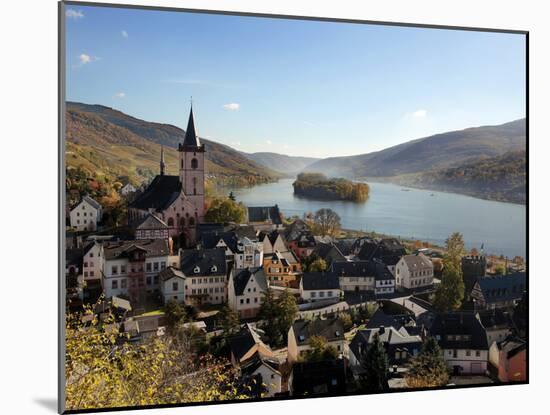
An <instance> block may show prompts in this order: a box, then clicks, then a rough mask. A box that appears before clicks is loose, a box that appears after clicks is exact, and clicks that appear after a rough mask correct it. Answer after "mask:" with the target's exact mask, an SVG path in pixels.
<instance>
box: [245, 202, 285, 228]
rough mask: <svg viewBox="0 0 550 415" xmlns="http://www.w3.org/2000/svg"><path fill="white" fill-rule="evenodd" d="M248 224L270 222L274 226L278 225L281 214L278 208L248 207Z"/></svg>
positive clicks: (280, 222)
mask: <svg viewBox="0 0 550 415" xmlns="http://www.w3.org/2000/svg"><path fill="white" fill-rule="evenodd" d="M248 221H249V222H267V221H271V223H273V224H274V225H280V224H282V223H283V222H282V221H281V212H280V211H279V206H277V205H275V206H249V207H248Z"/></svg>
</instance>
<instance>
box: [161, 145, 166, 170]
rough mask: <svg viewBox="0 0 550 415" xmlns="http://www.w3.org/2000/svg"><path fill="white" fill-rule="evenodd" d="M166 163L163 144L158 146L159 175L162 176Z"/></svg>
mask: <svg viewBox="0 0 550 415" xmlns="http://www.w3.org/2000/svg"><path fill="white" fill-rule="evenodd" d="M165 167H166V165H165V164H164V146H162V145H161V146H160V175H161V176H164V168H165Z"/></svg>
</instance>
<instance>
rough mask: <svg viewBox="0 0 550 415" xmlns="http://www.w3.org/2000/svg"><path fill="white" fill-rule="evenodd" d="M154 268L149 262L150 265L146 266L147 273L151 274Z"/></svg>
mask: <svg viewBox="0 0 550 415" xmlns="http://www.w3.org/2000/svg"><path fill="white" fill-rule="evenodd" d="M152 268H153V267H152V265H151V263H150V262H148V263H146V264H145V270H146V271H147V272H151V269H152Z"/></svg>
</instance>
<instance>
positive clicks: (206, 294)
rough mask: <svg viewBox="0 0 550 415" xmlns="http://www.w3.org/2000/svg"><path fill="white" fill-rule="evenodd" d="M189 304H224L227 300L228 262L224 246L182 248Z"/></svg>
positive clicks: (182, 261) (186, 294) (181, 255)
mask: <svg viewBox="0 0 550 415" xmlns="http://www.w3.org/2000/svg"><path fill="white" fill-rule="evenodd" d="M180 258H181V268H180V269H181V271H182V272H183V274H184V275H185V277H186V282H185V302H186V304H189V305H201V304H222V303H224V302H225V301H226V300H227V277H228V275H227V270H228V267H227V262H226V258H225V249H224V248H213V249H185V250H180Z"/></svg>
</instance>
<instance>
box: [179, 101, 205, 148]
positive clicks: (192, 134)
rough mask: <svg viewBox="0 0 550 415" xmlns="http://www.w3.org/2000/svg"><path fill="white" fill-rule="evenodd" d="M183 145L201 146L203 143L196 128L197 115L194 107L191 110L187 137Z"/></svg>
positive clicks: (186, 131)
mask: <svg viewBox="0 0 550 415" xmlns="http://www.w3.org/2000/svg"><path fill="white" fill-rule="evenodd" d="M183 145H184V146H189V147H200V146H201V143H200V140H199V136H198V135H197V131H196V130H195V117H194V115H193V107H191V111H189V120H188V121H187V129H186V130H185V138H184V139H183Z"/></svg>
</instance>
